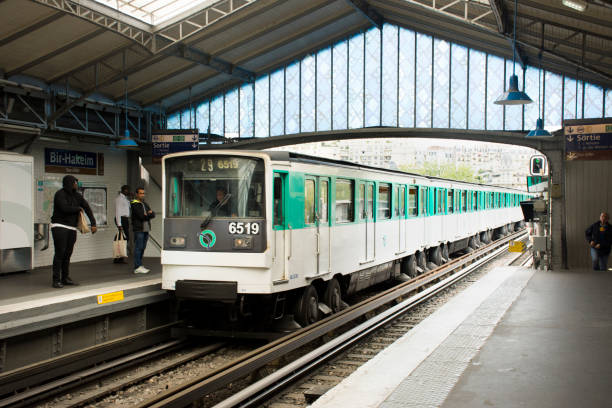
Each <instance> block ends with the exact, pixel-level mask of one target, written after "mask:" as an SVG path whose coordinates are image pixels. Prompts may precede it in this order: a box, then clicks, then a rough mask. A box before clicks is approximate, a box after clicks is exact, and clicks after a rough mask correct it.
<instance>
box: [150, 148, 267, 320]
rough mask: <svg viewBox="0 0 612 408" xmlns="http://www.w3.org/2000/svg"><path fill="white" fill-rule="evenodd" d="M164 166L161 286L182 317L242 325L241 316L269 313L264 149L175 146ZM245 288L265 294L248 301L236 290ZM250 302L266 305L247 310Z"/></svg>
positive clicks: (265, 159) (165, 159)
mask: <svg viewBox="0 0 612 408" xmlns="http://www.w3.org/2000/svg"><path fill="white" fill-rule="evenodd" d="M163 174H164V181H163V183H164V188H163V190H164V194H163V200H164V201H163V205H164V221H163V235H164V242H163V249H162V255H161V263H162V270H163V273H162V288H163V289H167V290H173V291H174V293H175V295H176V297H177V299H178V300H179V301H180V302H179V304H180V305H181V312H180V313H181V318H184V319H187V320H188V321H190V324H193V325H196V326H199V327H208V328H211V327H215V326H218V327H224V328H225V327H227V323H228V322H235V323H237V324H238V323H239V324H240V325H243V324H244V323H245V322H244V321H245V317H251V316H253V315H260V316H266V315H267V316H270V315H273V309H274V307H275V303H276V299H275V298H274V296H272V295H269V296H268V297H266V294H269V293H270V292H271V288H270V286H271V285H270V284H269V283H270V282H271V279H270V276H269V275H270V264H271V259H270V258H269V251H266V250H267V248H269V245H268V236H269V235H270V231H271V222H269V221H268V220H269V218H270V217H267V216H266V215H267V214H266V208H268V207H270V206H269V205H267V201H269V200H267V199H266V197H269V196H270V192H271V186H269V185H268V184H267V183H266V180H271V179H272V171H271V168H270V160H269V157H268V156H267V155H265V154H258V153H243V152H231V153H218V152H211V153H207V152H189V153H178V154H173V155H168V156H166V157H164V160H163ZM247 292H248V293H257V294H263V295H264V296H263V297H262V299H258V301H257V302H256V303H257V305H254V304H249V298H248V297H247V296H245V295H241V293H247ZM260 297H261V296H260ZM253 303H255V302H253ZM254 306H257V307H258V308H264V309H271V310H272V311H269V310H265V311H262V313H253V312H254ZM246 320H247V321H248V320H249V319H246ZM251 323H252V324H261V323H262V322H260V321H254V320H253V319H251Z"/></svg>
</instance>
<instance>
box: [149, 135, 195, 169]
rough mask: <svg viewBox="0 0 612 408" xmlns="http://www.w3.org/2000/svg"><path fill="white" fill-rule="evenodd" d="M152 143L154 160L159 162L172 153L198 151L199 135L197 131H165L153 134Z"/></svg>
mask: <svg viewBox="0 0 612 408" xmlns="http://www.w3.org/2000/svg"><path fill="white" fill-rule="evenodd" d="M151 141H152V145H153V151H152V156H153V160H154V161H156V162H159V161H161V158H162V156H165V155H167V154H170V153H178V152H184V151H190V150H198V141H199V135H198V130H197V129H190V130H188V131H185V130H165V131H159V132H155V133H153V134H152V135H151Z"/></svg>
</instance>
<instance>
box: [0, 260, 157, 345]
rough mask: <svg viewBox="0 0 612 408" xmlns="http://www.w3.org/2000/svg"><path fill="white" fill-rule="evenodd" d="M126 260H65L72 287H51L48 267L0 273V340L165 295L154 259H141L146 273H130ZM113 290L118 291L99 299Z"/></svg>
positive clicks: (127, 307) (100, 314) (138, 304)
mask: <svg viewBox="0 0 612 408" xmlns="http://www.w3.org/2000/svg"><path fill="white" fill-rule="evenodd" d="M128 262H129V263H128V264H114V263H113V260H112V259H103V260H96V261H88V262H76V263H71V264H70V277H71V279H73V280H74V281H75V282H77V283H78V286H64V287H63V288H61V289H56V288H53V287H52V286H51V283H52V275H53V273H52V270H51V267H50V266H48V267H41V268H36V269H34V270H32V271H28V272H19V273H10V274H4V275H0V340H1V339H5V338H9V337H14V336H18V335H22V334H26V333H30V332H33V331H38V330H43V329H45V328H50V327H56V326H58V325H62V324H69V323H72V322H75V321H78V320H83V319H87V318H89V317H95V316H102V315H105V314H108V313H113V312H116V311H121V310H127V309H131V308H134V307H138V306H142V305H147V304H150V303H156V302H160V301H163V300H165V299H167V298H168V294H167V293H166V291H164V290H162V289H161V264H160V261H159V258H145V259H144V260H143V263H144V265H146V266H147V267H148V268H150V269H151V272H149V273H148V274H134V273H133V265H132V263H131V259H130V260H129V261H128ZM116 292H122V293H121V294H120V295H116V296H114V297H113V296H105V297H102V298H99V296H101V295H106V294H109V293H116ZM120 297H122V299H119V298H120Z"/></svg>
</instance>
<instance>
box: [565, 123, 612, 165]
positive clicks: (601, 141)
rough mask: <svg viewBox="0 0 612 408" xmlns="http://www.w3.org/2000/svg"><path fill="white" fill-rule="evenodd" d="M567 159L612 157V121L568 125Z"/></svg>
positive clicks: (566, 129)
mask: <svg viewBox="0 0 612 408" xmlns="http://www.w3.org/2000/svg"><path fill="white" fill-rule="evenodd" d="M564 130H565V131H564V137H565V159H566V160H610V159H612V123H597V124H591V125H566V126H565V129H564Z"/></svg>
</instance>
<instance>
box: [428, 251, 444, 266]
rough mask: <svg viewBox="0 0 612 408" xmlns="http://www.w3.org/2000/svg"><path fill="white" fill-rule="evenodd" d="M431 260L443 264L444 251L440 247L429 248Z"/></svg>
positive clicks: (438, 264) (436, 263)
mask: <svg viewBox="0 0 612 408" xmlns="http://www.w3.org/2000/svg"><path fill="white" fill-rule="evenodd" d="M429 260H430V261H431V262H433V263H434V264H435V265H436V266H440V265H442V251H441V250H440V247H435V248H432V249H430V250H429Z"/></svg>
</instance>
